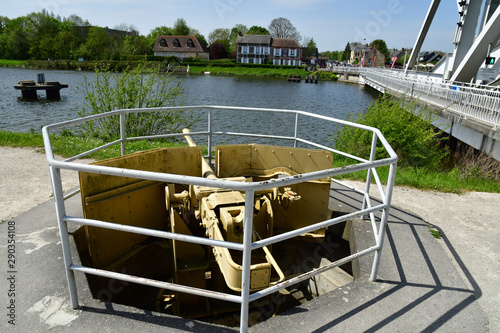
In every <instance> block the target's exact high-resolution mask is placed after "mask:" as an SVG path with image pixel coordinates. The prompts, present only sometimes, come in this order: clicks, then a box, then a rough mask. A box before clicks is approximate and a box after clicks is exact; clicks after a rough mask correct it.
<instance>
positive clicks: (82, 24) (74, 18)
mask: <svg viewBox="0 0 500 333" xmlns="http://www.w3.org/2000/svg"><path fill="white" fill-rule="evenodd" d="M63 21H64V22H70V23H74V24H75V26H79V27H90V25H91V24H90V23H89V21H87V20H85V21H84V20H83V19H82V18H81V17H80V16H78V15H75V14H72V15H70V16H68V17H67V18H64V19H63Z"/></svg>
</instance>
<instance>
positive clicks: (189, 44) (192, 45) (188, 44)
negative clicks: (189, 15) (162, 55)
mask: <svg viewBox="0 0 500 333" xmlns="http://www.w3.org/2000/svg"><path fill="white" fill-rule="evenodd" d="M186 46H187V47H194V43H193V40H192V39H188V40H187V42H186Z"/></svg>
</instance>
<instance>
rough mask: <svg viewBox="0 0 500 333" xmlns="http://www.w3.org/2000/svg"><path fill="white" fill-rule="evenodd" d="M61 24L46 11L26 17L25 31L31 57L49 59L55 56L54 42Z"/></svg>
mask: <svg viewBox="0 0 500 333" xmlns="http://www.w3.org/2000/svg"><path fill="white" fill-rule="evenodd" d="M60 23H61V22H59V21H58V20H57V19H56V18H55V17H54V16H53V15H51V14H49V13H48V12H46V11H45V10H43V11H42V12H40V13H31V14H28V15H27V16H26V20H25V26H24V28H25V31H26V37H27V39H28V44H29V51H28V53H29V55H30V57H31V58H33V59H47V58H52V57H54V55H55V50H54V42H55V39H56V38H57V35H58V34H59V29H60Z"/></svg>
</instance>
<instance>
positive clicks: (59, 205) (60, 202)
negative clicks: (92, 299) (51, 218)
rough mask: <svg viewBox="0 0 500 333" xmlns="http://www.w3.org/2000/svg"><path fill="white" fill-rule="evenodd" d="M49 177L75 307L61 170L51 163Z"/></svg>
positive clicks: (76, 301)
mask: <svg viewBox="0 0 500 333" xmlns="http://www.w3.org/2000/svg"><path fill="white" fill-rule="evenodd" d="M49 171H50V178H51V180H52V190H53V191H54V202H55V205H56V218H57V223H58V225H59V236H60V238H61V245H62V249H63V259H64V270H65V272H66V281H67V283H68V289H69V297H70V300H71V306H72V307H73V309H77V308H78V307H79V305H78V294H77V292H76V282H75V273H74V272H73V271H72V270H71V269H70V268H69V267H70V266H71V265H72V264H73V262H72V259H71V247H70V244H69V243H70V241H69V234H68V226H67V224H66V221H64V216H65V215H66V210H65V207H64V194H63V189H62V181H61V170H60V169H56V168H55V167H53V166H52V165H51V166H49Z"/></svg>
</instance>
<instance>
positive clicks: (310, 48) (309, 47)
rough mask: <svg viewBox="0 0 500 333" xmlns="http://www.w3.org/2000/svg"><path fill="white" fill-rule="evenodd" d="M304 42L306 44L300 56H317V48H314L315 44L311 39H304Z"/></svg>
mask: <svg viewBox="0 0 500 333" xmlns="http://www.w3.org/2000/svg"><path fill="white" fill-rule="evenodd" d="M304 40H307V44H306V45H304V46H305V47H304V51H303V52H302V56H303V57H304V58H309V57H315V56H316V55H317V50H318V47H317V46H316V42H315V41H314V39H313V38H309V37H304Z"/></svg>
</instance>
